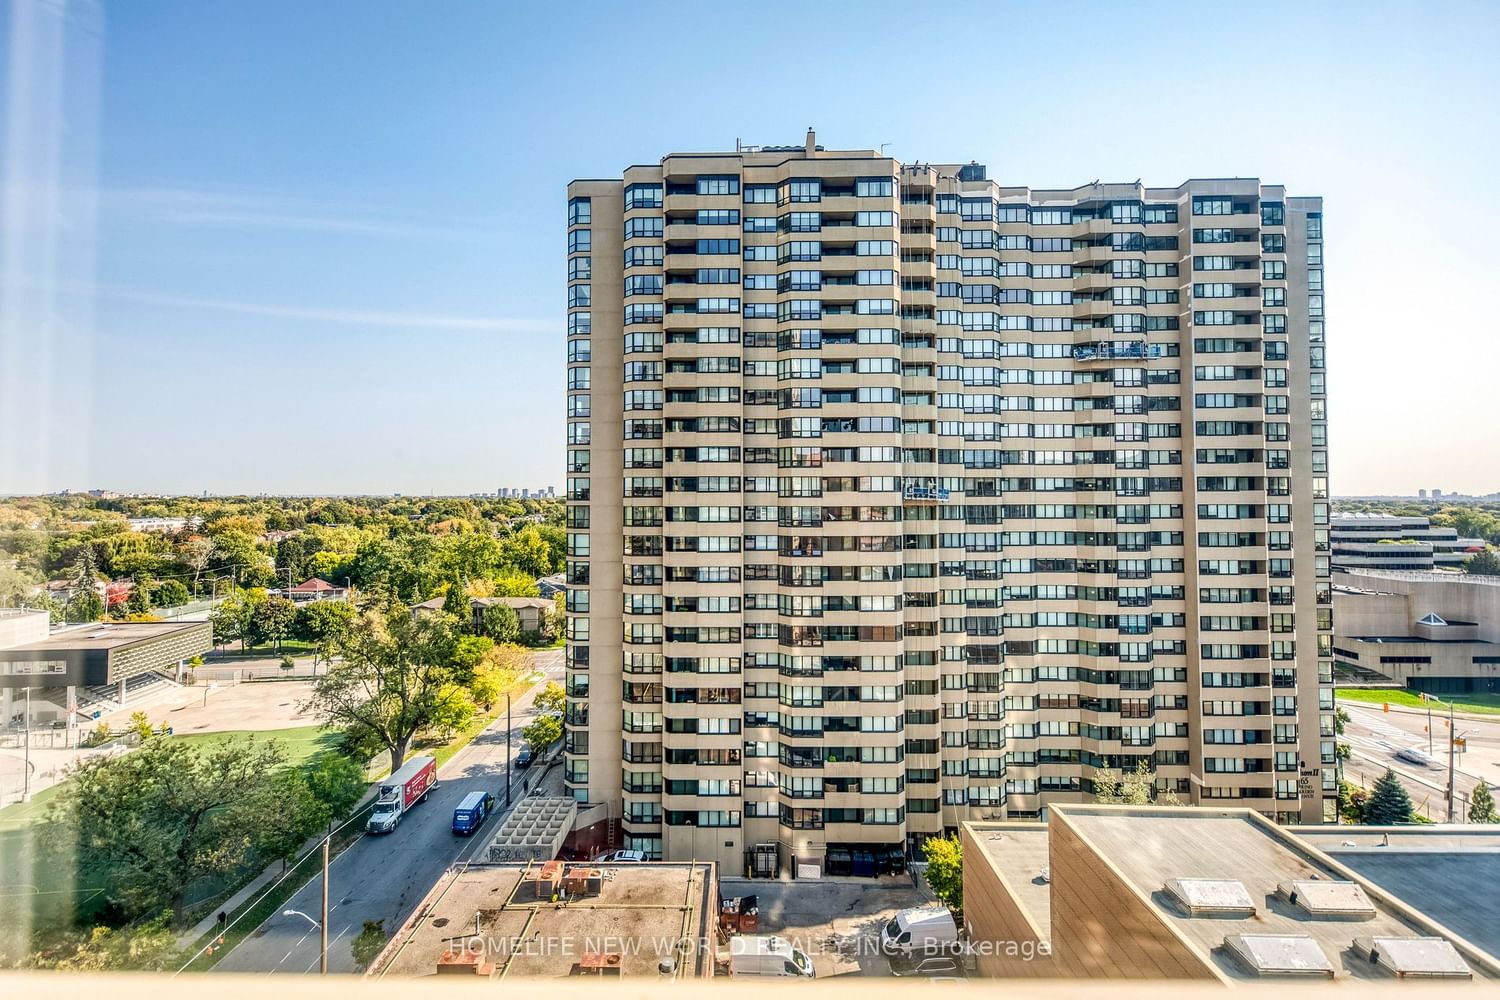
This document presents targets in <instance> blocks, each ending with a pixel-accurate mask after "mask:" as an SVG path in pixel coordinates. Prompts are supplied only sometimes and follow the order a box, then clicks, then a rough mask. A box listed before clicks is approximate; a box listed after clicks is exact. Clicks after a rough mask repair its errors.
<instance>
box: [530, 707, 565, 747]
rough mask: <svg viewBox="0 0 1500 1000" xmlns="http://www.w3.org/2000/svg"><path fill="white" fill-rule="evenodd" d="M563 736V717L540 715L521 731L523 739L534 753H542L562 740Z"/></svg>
mask: <svg viewBox="0 0 1500 1000" xmlns="http://www.w3.org/2000/svg"><path fill="white" fill-rule="evenodd" d="M562 734H563V724H562V716H560V715H539V716H537V717H536V718H535V719H533V720H532V721H531V723H530V724H528V725H527V726H526V727H525V728H524V729H522V730H521V739H523V740H525V741H526V745H527V746H529V747H531V750H532V752H533V753H541V752H542V751H543V750H545V749H547V748H548V747H549V746H551V745H552V744H554V743H556V742H557V741H558V740H560V739H562Z"/></svg>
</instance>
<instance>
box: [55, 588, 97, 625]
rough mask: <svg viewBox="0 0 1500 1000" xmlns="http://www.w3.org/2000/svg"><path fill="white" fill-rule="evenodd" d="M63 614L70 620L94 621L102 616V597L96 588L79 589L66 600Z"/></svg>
mask: <svg viewBox="0 0 1500 1000" xmlns="http://www.w3.org/2000/svg"><path fill="white" fill-rule="evenodd" d="M64 615H65V617H66V618H67V620H68V621H70V622H96V621H98V620H99V619H100V618H103V617H104V598H102V597H100V596H99V593H98V591H96V590H92V589H90V590H80V591H79V592H78V593H76V594H74V595H73V596H72V597H71V598H70V599H69V600H68V604H67V608H66V609H65V612H64Z"/></svg>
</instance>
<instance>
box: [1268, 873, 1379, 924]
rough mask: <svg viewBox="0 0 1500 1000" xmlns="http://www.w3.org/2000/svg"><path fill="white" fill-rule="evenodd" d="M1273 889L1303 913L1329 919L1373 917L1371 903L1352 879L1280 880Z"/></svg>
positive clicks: (1373, 906)
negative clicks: (1281, 881) (1339, 880)
mask: <svg viewBox="0 0 1500 1000" xmlns="http://www.w3.org/2000/svg"><path fill="white" fill-rule="evenodd" d="M1276 892H1277V893H1278V894H1279V895H1280V896H1281V898H1282V899H1284V900H1286V901H1287V902H1288V903H1290V904H1291V905H1292V906H1294V907H1295V908H1296V909H1297V910H1299V911H1300V912H1301V913H1302V914H1303V915H1304V916H1308V917H1323V918H1325V919H1332V920H1368V919H1370V918H1371V917H1373V916H1375V904H1374V903H1372V902H1370V897H1369V896H1366V895H1365V890H1364V889H1362V888H1361V887H1360V886H1359V885H1357V884H1355V883H1353V882H1333V881H1326V882H1325V881H1321V880H1316V879H1307V880H1298V881H1294V882H1283V883H1281V884H1280V885H1278V886H1277V887H1276Z"/></svg>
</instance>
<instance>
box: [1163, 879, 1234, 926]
mask: <svg viewBox="0 0 1500 1000" xmlns="http://www.w3.org/2000/svg"><path fill="white" fill-rule="evenodd" d="M1162 888H1163V889H1164V890H1165V891H1166V893H1167V895H1168V896H1170V897H1171V898H1172V901H1173V902H1175V903H1176V904H1177V905H1178V906H1179V907H1181V908H1182V909H1183V910H1185V911H1186V912H1187V913H1188V915H1189V916H1194V917H1238V918H1243V917H1253V916H1255V900H1253V899H1251V898H1250V892H1249V890H1247V889H1246V888H1245V883H1243V882H1241V881H1239V880H1238V879H1232V878H1171V879H1167V882H1166V884H1165V885H1164V886H1163V887H1162Z"/></svg>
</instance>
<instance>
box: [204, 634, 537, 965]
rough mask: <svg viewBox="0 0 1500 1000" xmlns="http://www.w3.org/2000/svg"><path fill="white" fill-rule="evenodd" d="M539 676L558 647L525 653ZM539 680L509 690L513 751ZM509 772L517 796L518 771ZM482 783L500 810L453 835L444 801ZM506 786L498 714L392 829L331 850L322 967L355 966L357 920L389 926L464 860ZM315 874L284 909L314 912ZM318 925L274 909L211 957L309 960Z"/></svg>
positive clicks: (489, 827)
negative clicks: (513, 693) (517, 691)
mask: <svg viewBox="0 0 1500 1000" xmlns="http://www.w3.org/2000/svg"><path fill="white" fill-rule="evenodd" d="M533 663H534V664H535V665H536V667H537V669H540V670H543V671H545V672H546V674H547V680H561V679H562V673H563V665H562V664H563V660H562V650H560V649H555V650H544V651H541V652H538V653H535V654H533ZM545 683H546V681H541V682H538V684H537V685H536V686H535V687H533V688H532V689H531V690H529V691H528V692H526V693H525V694H524V695H522V696H521V697H520V698H518V699H517V700H516V702H515V705H514V711H513V712H512V716H513V721H514V729H513V731H512V733H511V739H512V741H513V743H512V748H513V751H515V752H519V749H520V746H521V739H520V737H521V728H522V727H523V726H525V725H526V724H527V723H528V722H530V721H531V719H532V717H533V716H534V711H533V709H532V700H533V698H534V697H535V695H536V693H537V692H538V691H540V690H541V688H542V685H543V684H545ZM524 774H525V772H520V774H519V775H518V776H517V777H516V778H515V779H514V792H513V796H514V797H517V798H518V797H519V795H520V788H521V777H520V775H524ZM476 788H485V789H488V790H490V791H492V792H495V793H497V794H498V795H499V796H500V799H501V803H502V811H501V813H497V815H495V816H492V817H491V818H490V819H489V820H487V821H486V822H485V824H484V826H483V827H481V828H480V829H479V831H478V832H477V833H476V834H475V835H474V836H472V837H469V838H459V837H455V836H454V835H453V832H452V829H451V824H452V821H453V809H454V806H456V805H457V804H458V801H459V800H460V799H462V798H463V797H464V795H465V794H466V793H468V792H470V791H472V790H474V789H476ZM504 789H505V717H504V716H503V715H502V716H501V717H500V718H499V719H497V720H496V722H495V724H494V725H492V726H490V727H489V728H488V729H486V730H485V731H484V732H483V733H481V734H480V735H479V736H478V737H477V738H476V739H475V740H474V742H473V743H471V744H470V745H469V746H468V747H467V748H466V749H465V750H464V751H463V752H462V753H460V754H459V755H458V756H456V757H454V758H453V759H452V760H450V761H449V762H448V763H447V764H446V765H445V766H444V767H443V769H442V770H441V771H440V772H439V774H438V787H437V788H435V789H434V790H433V791H432V792H431V793H430V794H429V795H428V796H427V801H426V802H423V803H421V804H419V805H417V806H416V807H414V808H413V810H412V812H411V813H410V814H409V815H408V816H406V817H405V818H404V819H403V820H402V821H401V824H400V825H399V826H398V827H397V828H396V830H395V832H394V833H391V834H388V835H384V836H379V837H369V836H362V837H360V838H359V839H358V840H356V841H355V842H354V843H353V844H351V845H350V846H349V848H348V849H347V850H345V851H344V853H342V854H340V855H339V856H338V857H337V858H335V859H334V861H333V864H332V865H331V866H330V871H331V873H332V880H331V883H330V884H331V886H332V888H331V891H330V894H329V898H328V907H329V916H328V968H329V971H330V972H357V971H359V970H358V969H357V968H356V967H355V964H354V957H353V952H352V950H351V944H352V942H353V939H354V938H355V937H357V936H358V935H359V933H360V931H361V929H362V928H363V927H364V922H365V921H366V920H382V919H383V920H384V921H385V928H386V933H387V934H388V935H389V934H393V933H395V932H396V930H397V929H398V928H400V926H401V924H402V923H403V922H404V921H405V920H406V918H407V916H408V915H409V914H410V913H411V911H412V910H413V909H414V908H415V907H416V905H417V904H418V903H420V902H421V901H422V898H423V897H424V896H426V895H427V892H428V890H429V889H431V888H432V886H433V884H434V883H435V882H437V880H438V876H440V875H441V874H442V873H443V871H445V870H446V869H447V868H448V866H449V865H452V864H454V863H456V862H458V861H462V860H466V859H467V858H468V856H469V855H470V854H471V853H472V852H474V851H476V850H478V848H479V846H480V844H482V843H483V842H484V840H485V839H486V837H487V836H488V835H489V834H490V833H492V832H493V831H494V829H495V826H496V825H497V824H498V823H499V822H500V821H501V818H502V815H503V803H504ZM322 891H323V890H322V880H321V879H318V878H313V879H312V881H310V882H308V883H307V885H305V886H303V888H302V889H301V891H299V892H298V893H297V895H295V896H294V897H292V899H291V901H289V902H288V903H287V904H286V905H285V907H283V909H292V910H301V911H302V912H303V913H308V914H311V915H312V916H313V917H314V918H316V917H317V915H318V911H319V909H320V908H321V906H322ZM318 952H319V935H318V932H317V930H316V929H315V927H314V926H313V925H312V924H311V923H309V922H308V921H307V920H306V919H304V918H302V917H299V916H295V915H294V916H283V915H282V914H280V913H278V914H276V915H275V916H273V917H271V918H270V919H268V920H267V921H266V922H265V923H264V924H262V925H261V926H260V927H259V928H257V929H256V931H255V932H254V933H253V934H251V935H250V936H249V937H247V938H245V940H243V941H242V942H240V944H239V945H238V946H237V947H236V948H235V949H234V951H232V952H230V953H229V954H228V955H226V956H225V957H224V959H223V960H222V961H220V962H219V963H218V964H217V965H216V966H214V970H215V971H219V972H241V973H244V972H266V973H274V972H290V973H307V972H316V971H317V970H318V957H319V955H318Z"/></svg>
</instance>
